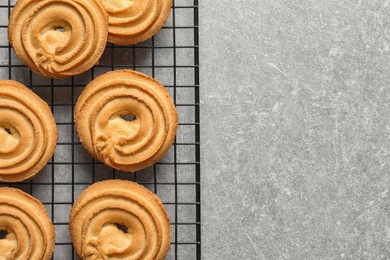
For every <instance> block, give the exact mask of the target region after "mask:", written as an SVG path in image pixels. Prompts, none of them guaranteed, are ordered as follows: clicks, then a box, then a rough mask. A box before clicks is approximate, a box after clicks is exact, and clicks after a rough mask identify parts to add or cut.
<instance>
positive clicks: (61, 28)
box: [56, 26, 65, 32]
mask: <svg viewBox="0 0 390 260" xmlns="http://www.w3.org/2000/svg"><path fill="white" fill-rule="evenodd" d="M56 30H57V31H59V32H64V31H65V28H64V27H62V26H57V27H56Z"/></svg>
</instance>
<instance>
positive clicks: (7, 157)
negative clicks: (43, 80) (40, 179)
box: [0, 80, 58, 182]
mask: <svg viewBox="0 0 390 260" xmlns="http://www.w3.org/2000/svg"><path fill="white" fill-rule="evenodd" d="M0 100H1V102H0V140H1V142H0V180H1V181H6V182H15V181H21V180H25V179H28V178H31V177H33V176H34V175H35V174H37V173H38V172H39V171H40V170H41V169H42V168H43V167H44V166H45V165H46V164H47V162H48V161H49V160H50V158H51V157H52V155H53V153H54V150H55V147H56V142H57V137H58V134H57V126H56V123H55V120H54V117H53V114H52V113H51V110H50V108H49V106H48V105H47V103H45V102H44V101H43V100H42V99H41V98H40V97H39V96H37V95H36V94H35V93H34V92H32V91H31V90H30V89H28V88H27V87H26V86H24V85H23V84H21V83H19V82H16V81H12V80H0Z"/></svg>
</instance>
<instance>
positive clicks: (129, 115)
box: [121, 114, 135, 122]
mask: <svg viewBox="0 0 390 260" xmlns="http://www.w3.org/2000/svg"><path fill="white" fill-rule="evenodd" d="M121 118H122V119H123V120H125V121H128V122H131V121H134V120H135V117H134V116H133V115H131V114H128V115H121Z"/></svg>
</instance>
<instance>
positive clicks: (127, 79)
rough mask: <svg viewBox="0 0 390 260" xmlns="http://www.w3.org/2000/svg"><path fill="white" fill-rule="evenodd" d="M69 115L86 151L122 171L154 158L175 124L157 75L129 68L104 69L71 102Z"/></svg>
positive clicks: (165, 148) (160, 153)
mask: <svg viewBox="0 0 390 260" xmlns="http://www.w3.org/2000/svg"><path fill="white" fill-rule="evenodd" d="M126 116H133V117H134V119H133V120H131V119H126ZM74 119H75V123H76V129H77V132H78V135H79V137H80V140H81V142H82V144H83V145H84V147H85V148H86V149H87V151H88V152H89V153H90V154H91V155H92V156H93V157H95V158H97V159H99V160H100V161H102V162H104V163H105V164H107V165H109V166H111V167H113V168H115V169H118V170H123V171H127V172H132V171H136V170H139V169H142V168H146V167H148V166H150V165H152V164H154V163H156V162H157V161H158V160H160V159H161V158H162V157H163V156H164V154H165V153H166V152H167V151H168V149H169V148H170V146H171V145H172V142H173V140H174V138H175V135H176V131H177V126H178V118H177V112H176V109H175V105H174V104H173V101H172V99H171V97H170V95H169V93H168V91H167V90H166V89H165V88H164V87H163V86H162V85H161V83H159V82H158V81H157V80H155V79H153V78H151V77H149V76H147V75H145V74H142V73H139V72H136V71H133V70H118V71H111V72H107V73H106V74H103V75H101V76H99V77H97V78H95V79H94V80H93V81H92V82H90V83H89V84H88V85H87V86H86V87H85V89H84V90H83V92H82V93H81V95H80V97H79V99H78V101H77V103H76V106H75V110H74Z"/></svg>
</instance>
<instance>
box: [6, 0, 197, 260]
mask: <svg viewBox="0 0 390 260" xmlns="http://www.w3.org/2000/svg"><path fill="white" fill-rule="evenodd" d="M15 2H16V0H0V36H1V37H0V78H1V79H13V80H17V81H19V82H21V83H23V84H25V85H26V86H28V87H29V88H30V89H32V90H33V91H34V92H35V93H36V94H38V95H39V96H40V97H41V98H42V99H43V100H45V101H46V102H47V103H48V104H49V105H50V107H51V109H52V112H53V114H54V117H55V119H56V122H57V127H58V131H59V139H58V144H57V148H56V151H55V153H54V156H53V158H52V159H51V161H50V162H49V163H48V164H47V165H46V167H45V168H44V169H43V170H42V171H41V172H40V173H38V174H37V176H36V177H35V178H34V179H32V180H29V181H24V182H21V183H17V184H12V185H9V184H6V183H2V184H1V185H2V186H13V187H16V188H19V189H21V190H24V191H26V192H28V193H29V194H31V195H33V196H34V197H36V198H38V199H39V200H40V201H41V202H42V203H43V204H44V205H45V207H46V209H47V211H48V213H49V215H50V216H51V219H52V221H53V223H54V225H55V229H56V233H57V236H56V246H55V250H54V255H53V259H62V260H63V259H79V258H78V257H77V256H76V254H75V253H74V251H73V248H72V244H71V240H70V235H69V231H68V221H69V212H70V209H71V206H72V204H73V202H74V201H75V199H76V198H77V197H78V195H79V194H80V192H81V191H83V190H84V189H85V188H87V187H88V186H89V185H90V184H92V183H94V182H96V181H100V180H106V179H112V178H118V179H127V180H132V181H136V182H138V183H140V184H142V185H144V186H145V187H147V188H149V189H150V190H152V191H153V192H155V193H156V194H157V195H158V196H159V197H160V198H161V200H162V201H163V203H164V205H165V207H166V209H167V211H168V214H169V217H170V219H171V228H172V237H171V248H170V250H169V252H168V255H167V257H166V259H185V260H190V259H200V255H201V250H200V224H201V222H200V206H201V204H200V145H199V135H200V134H199V67H198V65H199V52H198V51H199V49H198V1H197V0H173V5H172V9H171V14H170V17H169V18H168V21H167V22H166V24H165V25H164V27H163V28H162V29H161V30H160V31H159V32H158V34H157V35H155V36H154V37H153V38H152V39H150V40H147V41H145V42H143V43H139V44H137V45H129V46H117V45H113V44H110V43H108V44H107V47H106V49H105V52H104V54H103V56H102V58H101V60H100V62H99V64H98V65H96V66H95V67H94V68H92V69H91V70H89V71H87V72H85V73H84V74H82V75H78V76H75V77H72V78H69V79H63V80H58V79H49V78H44V77H41V76H38V75H37V74H35V73H33V72H31V71H30V70H29V69H28V68H27V67H26V66H25V65H24V64H23V63H21V61H20V60H19V59H18V58H17V56H16V55H15V53H14V51H13V50H12V48H11V47H10V45H9V43H8V40H7V25H8V17H9V14H10V12H11V10H12V7H13V6H14V4H15ZM124 68H129V69H134V70H137V71H140V72H143V73H145V74H147V75H149V76H152V77H154V78H156V79H157V80H159V81H160V82H161V83H162V84H163V85H164V86H165V87H166V88H167V89H168V90H169V92H170V93H171V96H172V98H173V100H174V102H175V105H176V108H177V111H178V114H179V127H178V132H177V136H176V140H175V142H174V144H173V146H172V147H171V149H170V150H169V151H168V153H167V154H166V155H165V157H164V158H163V159H162V160H161V161H160V162H158V163H156V164H155V165H153V166H151V167H149V168H147V169H144V170H141V171H138V172H136V173H125V172H121V171H117V170H113V169H111V168H109V167H107V166H105V165H104V164H102V163H101V162H99V161H96V160H94V159H92V158H91V157H90V156H89V155H88V153H87V152H86V151H85V149H84V148H83V147H82V145H81V143H80V141H79V139H78V136H77V132H76V130H75V127H74V122H73V107H74V105H75V102H76V101H77V98H78V96H79V94H80V93H81V91H82V90H83V88H84V86H85V85H86V84H88V83H89V82H90V81H91V80H92V79H94V78H95V77H96V76H98V75H100V74H103V73H105V72H107V71H111V70H115V69H124Z"/></svg>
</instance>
